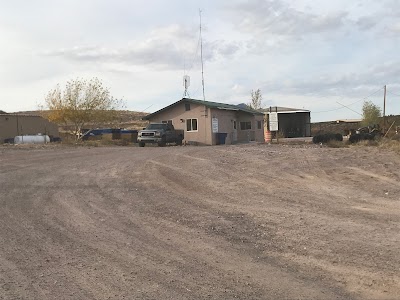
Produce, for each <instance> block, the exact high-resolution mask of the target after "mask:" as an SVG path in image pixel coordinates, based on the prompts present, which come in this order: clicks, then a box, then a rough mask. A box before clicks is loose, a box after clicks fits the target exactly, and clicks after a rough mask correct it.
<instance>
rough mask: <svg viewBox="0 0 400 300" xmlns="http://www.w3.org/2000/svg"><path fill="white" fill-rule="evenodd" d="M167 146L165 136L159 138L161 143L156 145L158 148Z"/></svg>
mask: <svg viewBox="0 0 400 300" xmlns="http://www.w3.org/2000/svg"><path fill="white" fill-rule="evenodd" d="M166 144H167V141H166V140H165V136H163V137H162V138H161V142H159V143H158V146H159V147H165V145H166Z"/></svg>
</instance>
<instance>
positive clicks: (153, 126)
mask: <svg viewBox="0 0 400 300" xmlns="http://www.w3.org/2000/svg"><path fill="white" fill-rule="evenodd" d="M166 125H167V124H149V125H147V127H146V129H150V130H152V129H165V127H166Z"/></svg>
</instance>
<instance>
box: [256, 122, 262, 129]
mask: <svg viewBox="0 0 400 300" xmlns="http://www.w3.org/2000/svg"><path fill="white" fill-rule="evenodd" d="M257 129H261V121H257Z"/></svg>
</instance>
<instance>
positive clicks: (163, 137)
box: [137, 123, 183, 147]
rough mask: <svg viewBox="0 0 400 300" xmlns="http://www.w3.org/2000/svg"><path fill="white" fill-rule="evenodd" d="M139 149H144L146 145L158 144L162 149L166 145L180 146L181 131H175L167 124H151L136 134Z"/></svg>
mask: <svg viewBox="0 0 400 300" xmlns="http://www.w3.org/2000/svg"><path fill="white" fill-rule="evenodd" d="M137 139H138V143H139V147H144V146H145V145H146V143H152V144H158V146H160V147H163V146H165V145H166V144H167V143H176V144H177V145H182V140H183V130H176V129H175V128H174V126H173V125H172V124H169V123H151V124H149V125H147V127H146V128H144V129H143V130H140V131H139V133H138V138H137Z"/></svg>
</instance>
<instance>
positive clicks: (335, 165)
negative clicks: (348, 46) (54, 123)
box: [0, 145, 400, 300]
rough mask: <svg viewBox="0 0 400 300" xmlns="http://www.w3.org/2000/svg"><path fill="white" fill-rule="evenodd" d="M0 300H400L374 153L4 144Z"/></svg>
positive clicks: (396, 221)
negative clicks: (16, 145) (293, 299)
mask: <svg viewBox="0 0 400 300" xmlns="http://www.w3.org/2000/svg"><path fill="white" fill-rule="evenodd" d="M0 166H1V167H0V299H71V300H72V299H282V298H286V299H288V298H289V299H292V298H296V299H399V297H400V157H399V156H396V155H395V154H392V153H390V152H380V150H379V149H378V148H374V147H364V148H361V147H354V148H342V149H333V148H320V147H315V146H305V145H304V146H302V145H297V146H296V145H292V146H285V145H240V146H216V147H165V148H158V147H145V148H138V147H101V148H85V147H77V148H73V147H39V148H34V149H31V148H29V147H28V148H25V147H22V149H21V148H15V147H2V148H1V147H0Z"/></svg>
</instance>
